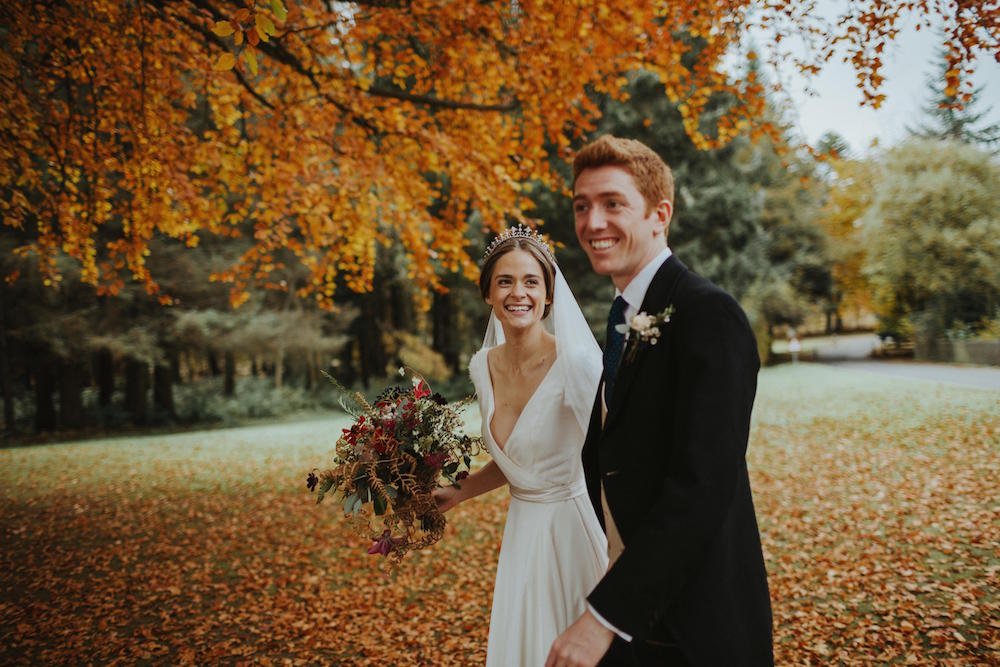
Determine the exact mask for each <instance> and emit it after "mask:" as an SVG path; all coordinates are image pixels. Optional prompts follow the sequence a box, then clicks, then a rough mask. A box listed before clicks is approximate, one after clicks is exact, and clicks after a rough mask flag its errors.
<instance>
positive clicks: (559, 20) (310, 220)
mask: <svg viewBox="0 0 1000 667" xmlns="http://www.w3.org/2000/svg"><path fill="white" fill-rule="evenodd" d="M750 6H751V3H750V2H749V0H737V1H735V2H734V1H731V0H727V1H725V2H721V1H719V0H691V1H689V2H666V1H660V2H646V1H642V2H636V1H633V2H617V3H552V2H534V1H532V0H525V1H522V2H517V3H509V2H508V3H490V2H481V1H480V0H457V1H454V2H433V1H431V0H414V1H408V2H393V1H387V2H364V1H363V2H356V3H332V4H331V3H326V2H320V1H319V0H302V1H300V2H295V3H289V5H288V6H287V7H286V6H285V4H284V3H283V2H281V0H268V1H267V2H263V1H254V0H249V1H248V2H247V3H246V4H245V6H235V7H234V6H233V5H232V4H223V3H221V2H217V1H216V0H182V1H179V2H167V3H164V2H154V1H152V0H146V1H144V2H135V3H119V2H112V1H110V0H81V2H74V3H41V4H39V3H4V6H3V8H2V9H0V17H2V20H3V25H5V26H7V28H6V30H5V42H6V44H5V48H4V49H3V50H2V52H0V72H2V73H3V78H2V82H0V86H2V88H0V94H2V96H3V99H4V103H5V106H6V111H5V114H4V116H3V120H2V127H0V129H2V132H0V155H2V160H3V165H4V169H3V170H2V171H0V193H2V196H0V208H2V209H3V215H4V223H5V225H6V226H8V227H9V228H12V229H13V230H16V236H15V238H16V239H17V241H16V243H17V244H18V245H19V247H18V250H17V252H18V253H20V254H34V255H35V256H36V257H37V259H38V261H39V264H40V266H41V268H42V272H43V276H44V278H45V280H46V281H48V282H56V281H58V280H60V278H61V276H60V271H59V269H58V267H57V265H56V259H57V258H58V257H59V256H61V255H67V256H69V257H71V258H73V259H74V260H75V261H76V262H77V263H78V265H79V266H80V269H81V277H82V279H83V280H84V281H85V282H87V283H90V284H93V285H95V286H97V288H98V289H99V290H101V291H102V292H107V293H115V292H117V291H118V290H119V289H120V288H121V287H122V285H123V281H124V280H125V279H129V278H131V279H135V280H138V281H141V282H142V283H144V284H145V285H146V287H147V289H148V291H149V292H150V293H151V294H157V295H159V298H161V300H162V301H164V302H169V297H168V296H167V295H162V294H159V288H158V286H157V283H156V279H155V277H154V276H152V275H151V274H150V272H149V270H148V268H147V266H146V257H147V255H148V253H149V244H150V241H151V240H152V239H154V238H163V239H173V240H175V241H176V242H180V243H184V244H187V245H189V246H193V245H196V244H198V243H199V240H200V238H201V237H202V236H203V235H204V234H215V235H226V236H243V237H246V238H249V239H252V244H251V245H250V246H249V248H248V249H246V250H245V252H244V253H243V255H242V256H241V257H240V258H239V260H238V261H237V262H236V263H235V264H234V265H233V266H232V267H230V268H229V269H228V270H224V271H221V272H219V273H218V274H217V275H216V278H217V279H219V280H223V281H226V282H228V283H231V285H232V287H233V292H232V294H233V302H234V303H239V302H240V301H241V300H243V299H244V298H245V290H246V289H247V288H248V287H249V286H250V285H253V284H258V283H260V284H266V283H269V282H274V283H275V284H278V285H281V284H283V283H281V282H280V281H278V280H274V281H270V280H269V277H270V276H271V274H273V273H274V272H276V271H280V270H282V269H283V268H284V267H285V266H287V264H288V262H290V261H291V262H295V263H298V264H300V265H301V266H302V267H304V268H305V269H306V277H305V278H303V279H301V280H300V281H298V282H297V283H296V284H293V285H292V286H291V288H292V289H295V290H296V291H297V292H298V293H299V295H300V296H309V297H311V298H315V299H316V300H317V301H318V302H319V303H320V305H323V306H330V305H332V302H333V298H334V294H335V285H337V284H338V283H339V282H342V283H343V284H344V285H346V286H347V287H349V288H351V289H353V290H359V291H363V290H366V289H369V288H370V286H371V281H372V278H373V274H374V262H375V256H376V249H377V247H378V246H379V244H398V245H399V246H400V247H401V248H402V249H403V251H404V253H403V254H404V257H405V258H406V259H407V264H406V271H408V273H409V278H410V279H411V280H412V282H413V284H414V285H415V286H416V287H417V288H418V290H420V291H421V292H422V293H423V294H425V295H426V293H427V291H428V290H430V289H435V288H440V282H439V276H440V275H441V274H443V273H447V272H454V271H462V272H465V273H467V274H470V275H471V274H472V273H474V265H473V262H472V260H471V259H470V257H469V252H468V246H469V243H470V241H469V240H468V239H467V238H466V230H467V228H468V226H469V225H470V224H473V225H475V226H476V227H482V228H485V229H497V228H499V227H502V226H504V225H505V224H506V222H507V221H508V220H510V219H511V218H514V219H524V218H525V216H526V215H527V212H528V211H529V208H530V204H529V201H528V199H527V198H526V196H525V192H524V190H523V184H524V183H526V182H528V181H531V180H537V181H541V182H543V183H547V184H550V185H552V184H558V183H557V179H556V177H555V175H554V173H553V171H552V169H551V167H550V164H549V161H548V147H549V146H555V147H557V148H558V149H559V151H560V154H561V155H563V156H567V155H568V153H569V147H570V146H571V145H573V144H574V142H577V141H578V140H579V139H580V137H581V135H582V134H583V133H585V132H587V131H588V130H590V129H592V128H593V124H594V121H595V120H596V117H597V114H598V110H597V108H596V107H595V105H594V104H593V103H592V102H591V101H590V99H589V98H588V97H587V94H586V93H587V91H588V90H592V91H597V92H603V93H607V94H609V95H612V96H614V97H618V98H621V97H623V96H624V93H623V86H624V84H625V82H626V78H625V76H624V75H625V74H627V73H628V72H631V71H634V70H636V69H638V68H645V69H647V70H650V71H652V72H654V73H656V74H657V75H658V76H659V78H660V79H661V81H662V82H663V84H664V87H665V92H666V95H668V96H669V97H670V98H671V99H672V100H674V101H676V102H683V104H682V105H681V110H682V113H683V115H684V123H685V127H686V129H687V131H688V133H689V134H690V135H691V137H692V138H693V139H694V140H695V142H696V144H697V145H699V146H702V147H706V148H707V147H710V146H714V145H718V144H720V143H725V142H727V141H728V140H730V139H731V138H732V137H734V136H735V135H737V134H738V133H741V132H744V131H747V130H748V129H750V128H751V127H752V126H754V125H755V124H756V123H757V121H758V119H760V118H762V117H763V114H762V109H763V92H764V91H763V88H762V86H761V84H760V83H759V82H757V80H756V79H755V78H754V77H752V76H751V77H749V78H748V80H747V81H744V82H739V83H734V82H732V81H731V80H730V77H729V76H727V73H726V71H725V69H724V67H723V64H722V63H723V59H724V57H725V56H726V55H727V54H728V53H732V52H733V51H734V50H735V51H737V52H738V51H739V49H740V48H741V47H739V43H740V39H741V37H742V36H743V35H744V34H745V31H746V30H747V29H748V26H750V25H751V24H754V23H757V24H760V25H762V26H763V27H764V28H765V29H768V30H772V31H773V32H774V34H775V35H776V40H780V39H781V38H783V37H786V36H788V35H791V34H798V35H803V36H805V37H806V38H807V39H808V40H810V41H811V42H813V49H812V50H811V51H810V53H811V54H812V55H813V56H814V60H812V61H809V62H805V61H804V62H803V63H801V66H802V67H803V69H806V70H809V71H814V70H815V69H816V68H817V67H818V64H819V63H821V62H822V61H823V60H825V59H827V58H829V57H830V54H831V53H832V51H831V49H832V47H833V46H834V45H835V44H837V43H839V42H844V43H846V44H847V45H848V48H849V50H850V52H851V54H852V56H851V57H852V59H853V61H854V63H855V65H856V67H857V69H858V77H859V87H860V88H861V89H862V90H863V92H864V94H865V96H866V99H867V100H868V101H869V103H871V104H875V105H877V104H878V103H879V101H880V97H879V94H878V92H877V91H878V86H879V84H880V83H881V78H882V77H881V73H880V72H881V63H880V61H879V56H878V54H879V53H880V52H881V50H882V48H883V45H884V44H885V43H886V42H887V41H888V40H890V39H892V38H893V36H894V35H895V25H896V24H897V23H898V21H899V20H901V18H902V17H903V16H905V15H906V14H908V13H916V14H917V15H920V16H930V15H933V14H943V13H946V12H948V11H956V12H957V15H956V16H955V17H953V18H955V19H956V21H955V23H954V27H952V28H951V29H950V32H949V33H948V35H947V41H948V44H949V45H950V46H951V51H950V53H951V59H952V66H951V67H950V70H951V72H950V73H949V77H950V78H949V83H951V77H952V76H954V78H955V82H956V85H957V82H958V80H959V77H960V76H961V75H962V74H963V73H965V72H967V70H968V68H969V63H970V62H972V61H973V60H974V58H975V57H976V56H977V54H978V52H979V50H982V49H986V50H988V51H989V52H991V53H992V52H994V51H995V50H996V44H997V38H996V33H995V31H991V30H988V29H987V28H983V27H981V26H989V25H995V24H996V16H995V14H996V8H995V6H993V7H992V8H989V7H988V6H987V5H986V3H974V2H972V3H960V4H959V6H958V9H955V10H951V9H950V6H948V5H943V4H942V3H936V2H935V3H931V2H929V1H928V0H924V1H913V0H908V1H903V0H895V1H884V0H879V1H876V0H871V1H865V2H854V3H850V9H849V11H848V14H847V16H846V17H845V19H844V20H843V21H841V23H840V24H839V25H838V26H833V27H830V26H822V25H821V24H820V23H818V22H817V20H816V19H815V18H814V17H812V16H811V15H810V14H809V13H808V12H807V11H806V10H805V9H804V8H803V6H802V4H801V3H797V2H792V1H791V0H783V1H782V0H777V1H775V2H771V3H766V7H765V8H764V9H762V10H760V12H759V14H754V15H749V14H748V12H749V9H750ZM990 21H992V23H990ZM690 37H695V38H697V40H698V41H699V51H698V56H697V58H690V57H689V58H688V60H693V62H688V63H686V64H687V66H682V64H681V60H682V57H685V55H688V56H690V55H691V54H690V53H689V49H690V43H691V39H690ZM747 57H748V58H749V57H750V56H749V55H748V56H747ZM717 91H728V92H730V93H734V94H735V97H736V99H739V100H742V102H740V103H739V104H738V105H737V106H736V107H735V108H733V109H732V112H731V113H730V114H729V115H728V116H726V117H724V118H722V119H720V120H719V121H718V122H717V124H716V127H715V130H714V131H713V134H712V136H706V135H704V134H702V133H701V132H700V131H699V126H698V119H699V116H700V114H701V112H702V110H703V108H704V106H705V104H706V103H707V101H708V99H709V97H710V96H711V95H712V94H713V93H714V92H717ZM758 129H759V128H758Z"/></svg>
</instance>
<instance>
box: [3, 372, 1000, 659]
mask: <svg viewBox="0 0 1000 667" xmlns="http://www.w3.org/2000/svg"><path fill="white" fill-rule="evenodd" d="M344 424H345V421H344V419H342V418H333V419H326V420H316V421H310V422H301V423H296V424H281V425H274V426H258V427H251V428H244V429H232V430H225V431H210V432H199V433H185V434H179V435H168V436H150V437H141V438H135V437H131V438H124V439H109V440H100V441H88V442H80V443H64V444H56V445H44V446H34V447H21V448H13V449H4V450H0V489H2V490H0V540H2V547H0V663H3V664H11V663H13V664H18V663H24V664H28V663H31V664H35V663H45V664H51V663H74V664H75V663H85V662H96V663H118V662H120V663H125V664H134V663H146V662H149V663H170V664H211V663H218V662H224V663H227V664H228V663H237V662H246V663H259V664H265V665H266V664H282V663H293V664H303V663H310V664H312V663H327V664H331V663H332V664H343V665H367V664H372V665H374V664H393V665H421V664H434V665H447V664H455V665H466V664H469V665H473V664H482V663H483V661H484V658H485V648H486V637H487V630H488V623H489V607H490V599H491V595H492V582H493V576H494V572H495V561H496V552H497V549H498V546H499V541H500V537H501V532H502V522H503V517H504V510H505V508H506V500H505V492H503V491H497V492H494V493H492V494H489V495H487V496H484V497H482V498H480V499H477V500H475V501H472V502H470V503H467V504H466V505H465V506H462V507H460V508H458V509H457V510H455V511H454V512H453V513H452V515H450V517H449V518H450V520H451V525H450V527H449V533H448V535H446V537H445V539H444V540H443V541H442V542H440V543H439V544H437V545H435V546H434V547H433V548H431V549H429V550H427V551H425V552H420V553H416V554H414V555H413V556H412V557H408V559H407V561H406V563H404V565H403V567H402V568H400V569H399V570H397V571H396V572H395V573H393V574H391V575H385V574H383V573H382V571H381V570H380V569H379V568H378V561H377V560H376V557H373V556H368V555H367V554H366V553H365V551H366V548H367V542H366V541H364V540H360V539H358V538H356V537H354V536H353V535H352V534H351V533H350V531H349V530H348V529H347V526H346V524H345V522H343V521H342V520H341V519H340V518H339V516H338V514H339V512H338V511H337V508H338V505H337V503H336V502H328V503H324V504H323V505H320V506H318V507H317V506H316V505H315V504H314V498H313V497H312V496H311V495H310V494H309V493H308V492H307V491H306V489H305V475H306V473H307V472H308V471H309V470H310V469H311V468H313V467H314V466H317V465H323V464H324V463H326V462H327V460H328V459H327V457H328V455H329V452H330V450H331V449H332V446H333V442H334V440H335V439H336V437H337V436H338V434H339V432H340V428H342V427H343V426H344ZM748 458H749V461H750V465H751V474H752V477H753V483H754V494H755V501H756V504H757V513H758V519H759V522H760V527H761V534H762V538H763V541H764V550H765V557H766V559H767V563H768V570H769V573H770V584H771V594H772V599H773V603H774V611H775V651H776V659H777V662H778V663H779V664H872V663H879V664H893V663H898V664H997V663H1000V593H998V591H1000V546H998V545H1000V493H998V491H1000V394H998V393H997V392H990V391H984V390H975V389H963V388H959V387H954V386H947V385H939V384H932V383H922V382H914V381H911V382H906V383H903V382H900V381H899V380H897V379H893V378H888V377H886V378H882V377H879V376H873V375H869V374H864V373H858V372H852V371H847V370H839V369H835V368H829V367H824V366H818V365H812V364H798V365H796V366H794V367H793V366H781V367H777V368H773V369H767V370H765V371H763V372H762V373H761V377H760V390H759V398H758V402H757V407H756V410H755V424H754V430H753V436H752V439H751V443H750V450H749V454H748Z"/></svg>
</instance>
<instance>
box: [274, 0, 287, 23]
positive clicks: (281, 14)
mask: <svg viewBox="0 0 1000 667" xmlns="http://www.w3.org/2000/svg"><path fill="white" fill-rule="evenodd" d="M271 11H273V12H274V17H275V18H276V19H278V22H279V23H284V22H285V18H287V17H288V10H286V9H285V5H284V4H282V2H281V0H271Z"/></svg>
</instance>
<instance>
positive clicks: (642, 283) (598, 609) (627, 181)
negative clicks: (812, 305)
mask: <svg viewBox="0 0 1000 667" xmlns="http://www.w3.org/2000/svg"><path fill="white" fill-rule="evenodd" d="M573 173H574V185H573V195H574V196H573V211H574V217H575V220H576V234H577V238H578V240H579V242H580V245H581V246H582V247H583V249H584V251H585V252H586V253H587V256H588V257H589V258H590V262H591V266H592V267H593V269H594V271H595V272H597V273H598V274H600V275H605V276H609V277H610V278H611V281H612V282H613V283H614V285H615V288H616V298H615V303H614V304H613V305H612V308H611V314H610V316H609V321H608V329H607V331H608V335H607V340H606V342H605V352H604V376H603V379H602V382H601V386H600V388H599V389H598V392H597V396H596V398H595V402H594V409H593V413H592V417H591V421H590V427H589V431H588V433H587V440H586V443H585V445H584V449H583V465H584V472H585V475H586V479H587V490H588V492H589V495H590V499H591V502H592V503H593V505H594V508H595V510H596V511H597V515H598V517H601V518H602V525H603V527H604V530H605V532H606V533H607V535H608V546H609V557H610V565H609V567H608V571H607V573H606V574H605V576H604V578H603V579H602V580H601V581H600V582H599V583H598V584H597V586H596V587H595V588H594V590H593V591H592V592H591V593H590V595H589V596H588V597H587V602H588V610H587V611H586V612H585V613H584V614H583V615H582V616H581V617H580V618H579V620H577V621H576V622H575V623H574V624H573V625H572V626H570V627H569V629H567V630H566V632H564V633H563V634H562V635H561V636H560V637H559V638H557V639H556V641H555V643H554V644H553V646H552V650H551V651H550V653H549V658H548V661H547V662H546V666H547V667H564V666H568V665H572V666H577V665H595V664H598V662H599V663H600V664H602V665H688V664H690V665H770V664H773V654H772V640H771V605H770V598H769V594H768V588H767V575H766V572H765V569H764V559H763V555H762V552H761V546H760V537H759V534H758V530H757V520H756V516H755V514H754V508H753V500H752V498H751V493H750V482H749V478H748V475H747V466H746V460H745V454H746V446H747V437H748V433H749V426H750V413H751V410H752V408H753V401H754V395H755V392H756V386H757V371H758V370H759V368H760V361H759V358H758V356H757V348H756V343H755V341H754V337H753V334H752V332H751V330H750V326H749V324H748V322H747V318H746V316H745V314H744V313H743V311H742V309H741V308H740V306H739V304H737V303H736V301H735V300H734V299H733V298H732V297H731V296H729V295H728V294H727V293H726V292H724V291H723V290H721V289H720V288H718V287H717V286H715V285H714V284H712V283H711V282H709V281H708V280H705V279H704V278H701V277H700V276H697V275H696V274H695V273H693V272H692V271H690V270H688V269H687V267H685V266H684V265H683V264H682V263H681V262H680V260H678V259H677V258H676V257H674V256H673V255H672V253H671V251H670V249H669V247H668V246H667V232H668V230H669V228H670V220H671V217H672V215H673V194H674V193H673V191H674V185H673V177H672V175H671V172H670V168H669V167H667V165H666V164H665V163H664V162H663V160H662V159H661V158H660V157H659V156H658V155H657V154H656V153H655V152H653V151H652V150H651V149H650V148H649V147H647V146H646V145H644V144H642V143H640V142H638V141H634V140H630V139H620V138H616V137H611V136H604V137H601V138H600V139H598V140H597V141H595V142H594V143H592V144H590V145H588V146H586V147H585V148H583V149H582V150H581V151H580V152H579V154H578V155H577V157H576V159H575V161H574V163H573Z"/></svg>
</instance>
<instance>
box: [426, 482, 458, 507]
mask: <svg viewBox="0 0 1000 667" xmlns="http://www.w3.org/2000/svg"><path fill="white" fill-rule="evenodd" d="M431 495H432V496H433V497H434V502H436V503H437V508H438V511H439V512H441V514H444V513H445V512H447V511H448V510H450V509H451V508H452V507H454V506H455V505H457V504H459V503H460V502H462V499H461V498H460V497H459V488H458V487H457V486H442V487H440V488H437V489H434V490H433V491H432V492H431Z"/></svg>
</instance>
